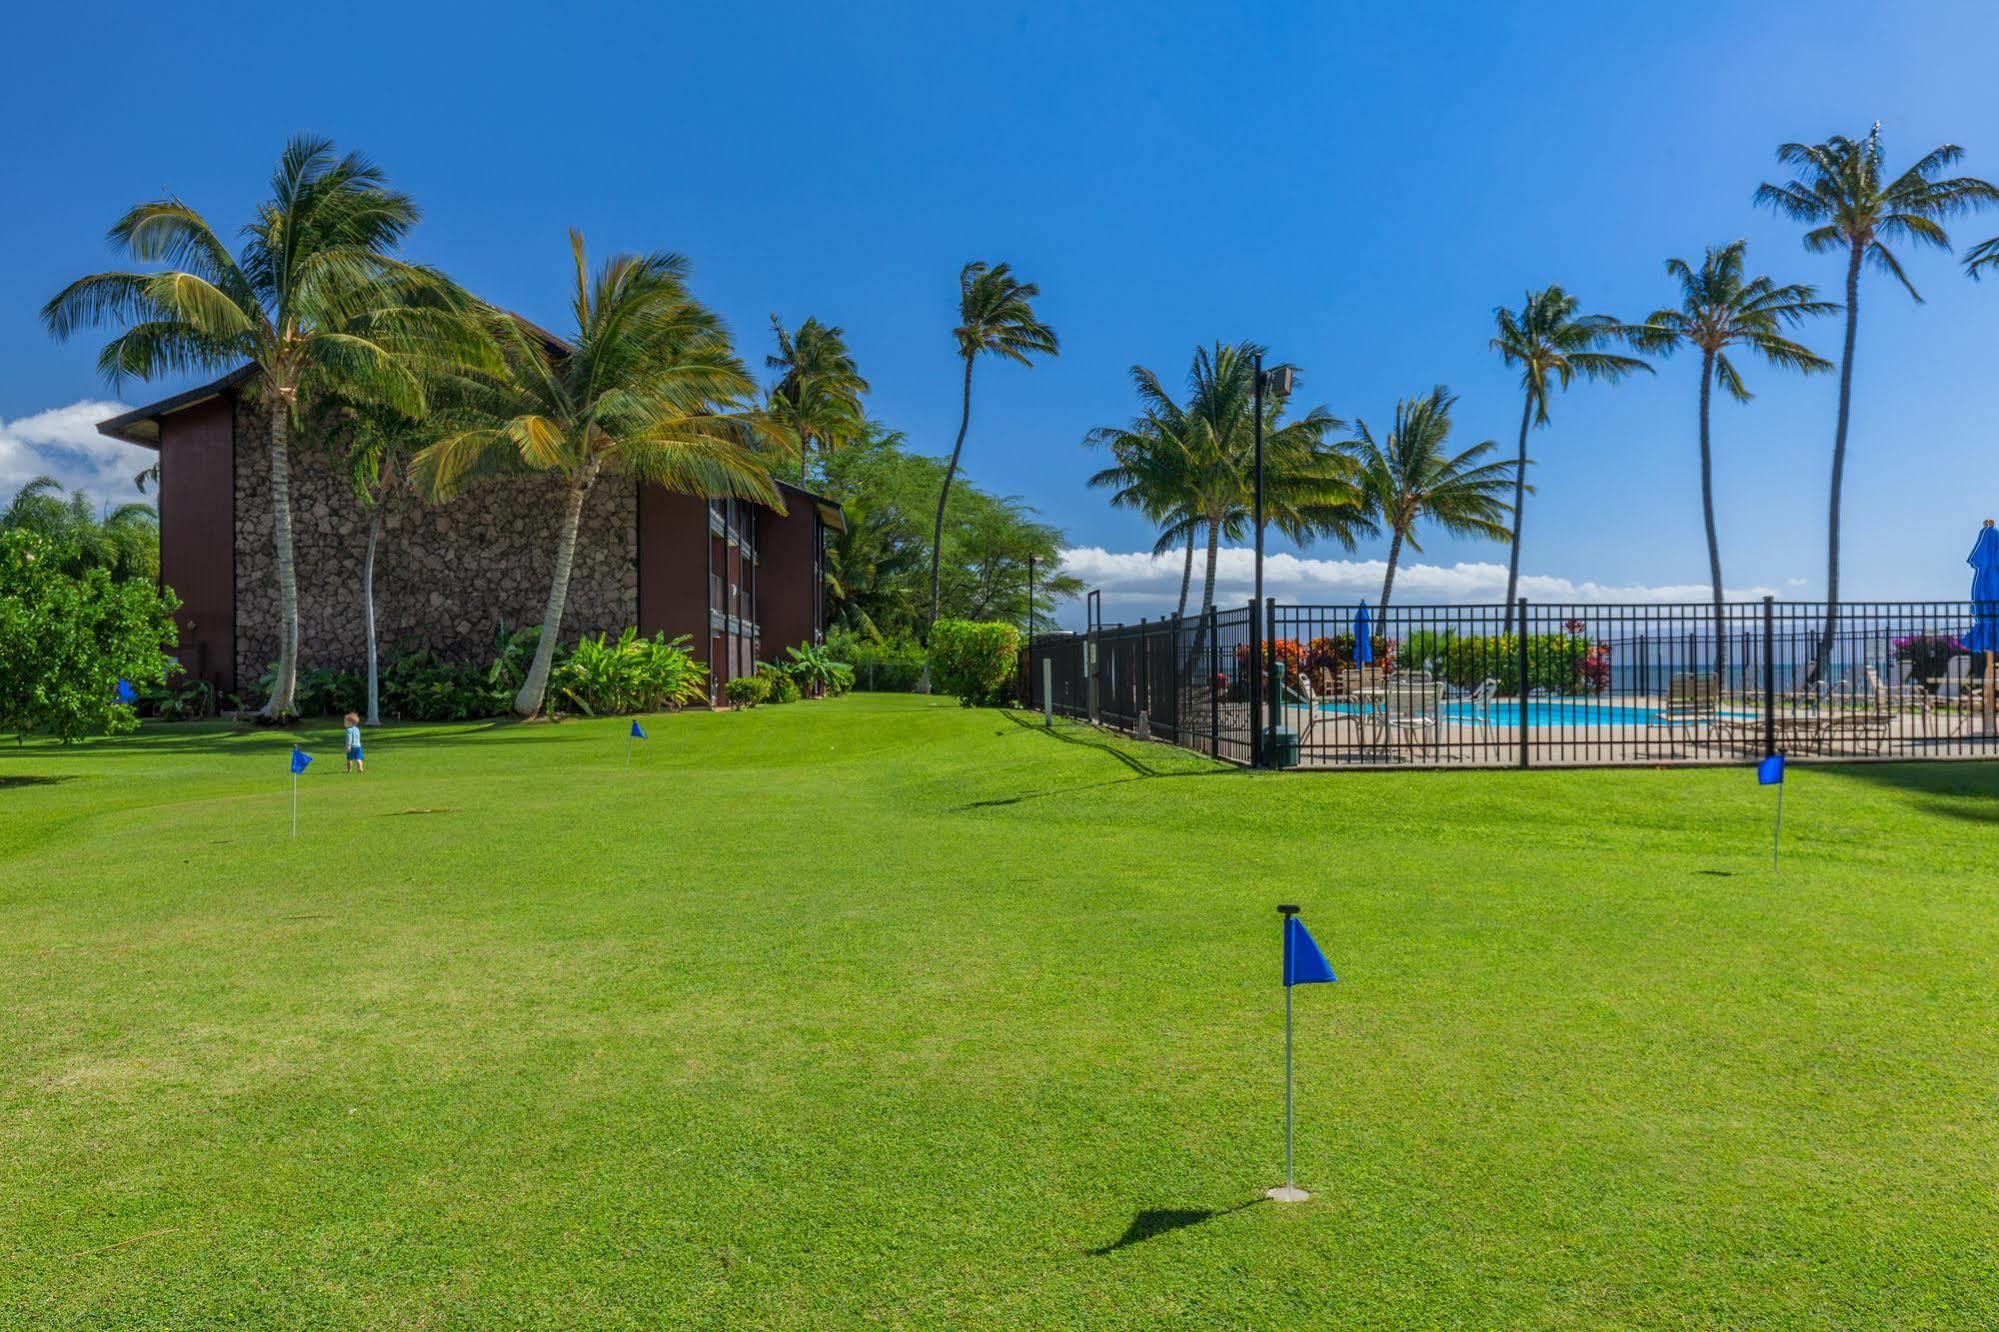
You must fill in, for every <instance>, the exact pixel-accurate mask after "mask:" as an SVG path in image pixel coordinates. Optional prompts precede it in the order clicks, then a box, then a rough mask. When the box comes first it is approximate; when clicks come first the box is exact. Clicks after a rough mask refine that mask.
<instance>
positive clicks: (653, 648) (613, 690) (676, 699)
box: [549, 627, 708, 717]
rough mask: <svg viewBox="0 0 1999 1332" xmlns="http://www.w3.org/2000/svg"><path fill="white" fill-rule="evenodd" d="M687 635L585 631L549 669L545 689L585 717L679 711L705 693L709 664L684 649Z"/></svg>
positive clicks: (628, 630) (702, 697)
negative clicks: (549, 674)
mask: <svg viewBox="0 0 1999 1332" xmlns="http://www.w3.org/2000/svg"><path fill="white" fill-rule="evenodd" d="M691 642H693V639H692V638H691V637H689V636H688V635H686V634H682V635H680V636H679V637H678V638H675V639H672V640H669V639H668V638H667V637H666V635H665V634H663V633H661V634H655V635H654V636H653V637H651V638H642V637H640V636H639V631H638V630H637V629H633V628H629V627H628V628H626V629H625V630H624V632H623V633H621V634H619V635H618V636H617V637H616V638H615V639H614V638H612V637H611V636H610V635H608V634H598V635H596V636H595V637H589V636H587V635H586V636H585V637H583V638H581V639H579V640H577V643H576V646H575V647H573V648H571V649H570V650H569V652H568V653H567V654H566V655H564V656H562V657H560V658H559V660H558V661H557V662H556V664H555V666H554V667H553V668H552V672H551V676H550V682H549V688H550V690H551V691H552V692H553V693H554V694H555V695H556V697H557V698H559V699H561V700H562V701H563V702H565V703H567V704H568V705H569V706H570V707H571V708H573V709H575V710H576V711H577V712H580V713H582V714H583V715H585V716H587V717H601V716H608V715H611V714H615V713H629V712H658V711H662V710H664V711H669V712H678V711H679V710H680V709H681V708H684V707H686V706H687V705H688V704H690V703H699V702H701V701H703V700H704V699H706V698H707V697H708V669H707V667H705V666H703V665H702V664H701V663H700V662H698V661H696V660H694V654H693V653H692V652H690V651H688V645H689V644H690V643H691Z"/></svg>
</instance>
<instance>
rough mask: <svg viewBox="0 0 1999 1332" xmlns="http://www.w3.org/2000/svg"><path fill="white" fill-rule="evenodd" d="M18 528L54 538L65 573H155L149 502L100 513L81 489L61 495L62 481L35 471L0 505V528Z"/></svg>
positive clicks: (155, 533)
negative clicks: (64, 557)
mask: <svg viewBox="0 0 1999 1332" xmlns="http://www.w3.org/2000/svg"><path fill="white" fill-rule="evenodd" d="M6 528H24V529H26V530H28V531H32V532H37V533H39V534H40V535H42V536H45V537H47V538H48V539H49V540H50V541H52V542H54V543H55V545H56V547H57V548H58V549H59V550H62V551H64V552H65V553H66V554H67V556H68V559H67V564H68V566H69V572H71V573H74V574H81V573H83V572H84V571H85V570H88V569H103V570H105V571H106V572H108V573H109V574H110V575H111V576H112V577H113V578H119V579H125V578H143V579H146V580H148V581H150V580H152V579H155V578H158V577H159V574H160V518H159V515H158V514H157V513H155V512H154V510H153V506H152V505H150V504H141V503H138V502H137V501H133V502H130V503H126V504H120V505H119V506H118V507H117V508H115V509H106V510H104V511H103V512H102V513H100V512H99V510H98V509H97V507H96V506H94V505H93V504H91V502H90V496H89V495H87V494H85V493H84V492H83V491H82V490H75V491H72V492H71V493H70V494H68V495H64V494H63V490H62V482H60V481H58V480H56V479H55V478H54V477H52V476H38V477H35V478H34V479H32V480H30V481H28V482H27V483H26V484H24V485H23V486H22V487H21V488H20V489H19V490H17V491H15V492H14V498H13V499H11V500H9V501H8V503H7V507H6V508H5V509H0V529H6Z"/></svg>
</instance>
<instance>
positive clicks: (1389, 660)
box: [1305, 634, 1396, 679]
mask: <svg viewBox="0 0 1999 1332" xmlns="http://www.w3.org/2000/svg"><path fill="white" fill-rule="evenodd" d="M1372 641H1373V645H1374V660H1373V662H1371V663H1370V664H1371V665H1374V666H1379V667H1381V668H1382V669H1383V670H1389V671H1392V670H1394V669H1395V648H1396V643H1395V640H1394V639H1392V638H1383V637H1382V636H1381V635H1379V634H1375V635H1373V636H1372ZM1353 655H1354V636H1353V635H1352V634H1335V635H1334V636H1333V637H1331V638H1315V639H1313V640H1312V642H1311V644H1310V646H1308V647H1307V648H1306V649H1305V666H1306V669H1308V670H1310V671H1313V672H1314V673H1317V672H1320V671H1324V672H1326V673H1327V674H1329V675H1331V676H1333V677H1334V678H1335V679H1337V678H1338V677H1339V674H1340V672H1341V671H1343V670H1345V669H1346V668H1347V667H1349V666H1351V665H1353V664H1354V659H1353Z"/></svg>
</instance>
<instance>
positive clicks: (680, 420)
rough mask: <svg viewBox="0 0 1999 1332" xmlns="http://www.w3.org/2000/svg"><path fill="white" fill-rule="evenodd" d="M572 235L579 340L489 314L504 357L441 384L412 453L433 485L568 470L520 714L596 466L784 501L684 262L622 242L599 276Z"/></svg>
mask: <svg viewBox="0 0 1999 1332" xmlns="http://www.w3.org/2000/svg"><path fill="white" fill-rule="evenodd" d="M569 244H570V250H571V253H572V256H573V258H574V262H575V270H576V290H575V293H574V298H573V304H572V312H573V314H574V317H575V320H576V335H575V341H574V342H573V343H568V344H565V343H563V342H560V341H559V340H557V339H555V338H553V337H552V336H551V335H549V334H547V333H545V332H543V331H542V330H540V329H537V328H534V327H533V326H532V325H529V324H528V323H526V322H525V321H524V320H521V319H517V318H515V317H513V316H510V315H495V316H494V317H493V318H492V319H491V321H490V323H491V327H492V334H493V338H494V341H495V342H496V343H497V345H498V347H499V352H500V364H499V367H498V368H497V369H496V370H495V371H493V372H491V373H479V372H469V371H468V372H466V373H464V374H462V375H461V376H460V377H459V378H458V379H457V381H456V382H455V383H454V384H453V385H452V386H451V387H450V389H449V390H448V391H443V390H441V391H440V397H441V398H442V399H443V401H444V403H445V406H444V407H443V416H444V420H443V421H442V422H441V423H440V424H441V433H440V435H439V437H438V438H437V440H436V441H435V442H433V443H432V444H430V445H429V446H428V447H426V448H425V449H424V450H423V451H422V452H421V453H419V454H417V456H416V459H415V469H414V470H415V475H416V478H417V480H418V482H419V484H420V485H421V486H422V487H423V488H424V489H426V490H427V491H428V492H429V493H430V494H432V495H433V496H435V497H438V498H445V497H448V496H449V495H451V494H452V493H453V492H454V491H455V490H456V489H457V488H459V487H460V486H462V485H463V484H464V483H465V481H466V480H467V479H468V478H470V477H472V476H475V475H477V474H479V473H480V472H482V471H488V470H502V471H507V470H528V471H535V472H542V473H546V474H549V475H552V476H554V477H556V478H558V479H559V480H560V481H561V483H562V491H563V510H562V518H561V524H560V527H559V529H558V532H557V537H556V548H555V573H554V576H553V578H552V579H551V580H550V583H549V589H548V603H547V607H546V609H545V611H544V613H543V615H542V621H541V636H540V638H539V640H538V641H537V643H536V645H535V654H534V660H533V662H532V663H531V664H530V666H529V667H528V671H527V674H526V677H525V678H524V680H523V681H522V683H521V688H520V691H519V693H518V694H516V695H515V697H514V710H515V711H516V712H517V713H519V714H520V715H521V716H523V717H532V716H534V715H535V714H536V713H538V712H540V711H541V706H542V702H543V699H544V696H545V695H546V693H547V689H548V673H549V668H550V666H551V665H552V664H553V661H554V656H555V646H556V641H557V639H558V638H559V636H560V635H561V632H562V610H563V604H564V602H565V600H566V599H567V597H568V594H569V571H570V566H571V564H572V563H573V561H574V559H575V555H576V539H577V530H578V527H579V525H580V522H581V519H582V516H583V502H584V501H585V500H586V499H588V498H589V496H590V490H591V488H592V487H593V486H594V485H595V484H596V482H597V478H598V477H599V476H600V475H601V474H602V473H604V472H605V471H607V470H608V471H613V472H618V473H622V474H623V475H626V476H630V477H634V478H636V479H638V480H639V481H641V482H644V483H647V484H651V485H658V486H663V487H665V488H666V489H667V490H669V491H673V492H675V493H677V494H685V495H703V496H709V497H723V496H728V497H737V498H743V499H752V500H756V501H759V502H761V503H764V504H768V505H771V506H773V507H778V506H779V505H780V501H779V499H778V495H777V489H776V487H775V485H774V484H773V483H772V481H771V478H770V474H769V472H768V471H766V470H765V467H764V465H763V463H762V461H760V460H759V459H758V457H757V456H756V455H755V453H754V452H753V451H752V449H751V447H750V445H751V442H752V435H751V426H752V418H750V417H749V416H747V415H746V414H745V413H743V412H742V411H741V410H740V409H739V404H740V403H741V401H742V400H743V399H745V398H746V397H747V396H748V395H749V394H751V393H753V392H754V391H755V386H754V385H753V384H752V382H751V380H750V377H749V373H748V371H747V370H746V369H745V368H744V366H743V364H742V362H741V361H739V360H737V359H736V356H735V353H734V352H733V351H731V350H730V347H729V338H728V334H727V333H726V331H725V330H724V329H723V327H722V323H721V321H720V320H719V319H717V318H716V317H715V316H714V315H713V314H712V313H711V312H709V310H708V309H707V308H706V307H705V306H703V305H701V304H700V303H699V302H698V301H696V300H695V299H694V298H693V297H692V296H691V295H689V294H688V290H687V282H686V278H687V261H686V260H685V259H683V258H681V257H680V256H679V255H677V254H646V255H633V254H623V255H617V256H614V257H613V258H611V259H609V260H608V261H606V262H605V263H604V264H603V265H601V266H600V267H599V268H598V269H597V272H596V275H595V277H594V278H593V277H592V275H591V273H590V268H589V263H588V260H587V257H586V255H585V253H584V248H583V236H582V233H580V232H577V231H571V232H570V233H569Z"/></svg>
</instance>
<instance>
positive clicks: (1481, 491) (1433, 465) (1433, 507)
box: [1354, 384, 1517, 611]
mask: <svg viewBox="0 0 1999 1332" xmlns="http://www.w3.org/2000/svg"><path fill="white" fill-rule="evenodd" d="M1456 402H1457V395H1455V394H1453V393H1452V392H1451V391H1450V390H1449V389H1447V388H1445V387H1444V386H1443V385H1441V384H1439V385H1438V386H1437V387H1436V388H1434V389H1431V390H1430V393H1429V396H1427V397H1423V398H1416V399H1413V400H1412V399H1407V398H1405V399H1403V400H1402V401H1401V402H1398V403H1396V404H1395V426H1394V428H1393V429H1392V430H1390V431H1389V432H1388V438H1387V440H1386V441H1385V442H1380V443H1377V442H1376V440H1375V438H1374V435H1373V434H1372V433H1371V432H1370V431H1369V430H1368V428H1367V422H1365V421H1356V422H1355V423H1354V443H1355V444H1356V445H1357V446H1358V450H1357V452H1358V460H1359V463H1360V487H1361V493H1362V495H1363V496H1364V497H1365V500H1366V503H1367V506H1368V509H1369V510H1370V511H1371V512H1372V513H1373V515H1374V517H1375V519H1376V520H1377V521H1378V522H1379V523H1380V524H1381V525H1382V526H1383V527H1386V528H1387V529H1388V531H1389V533H1390V539H1389V543H1388V572H1387V573H1386V574H1385V575H1384V576H1383V578H1382V580H1381V609H1382V610H1384V611H1385V610H1387V609H1388V602H1389V598H1390V597H1392V596H1393V595H1394V594H1395V567H1396V565H1397V564H1399V563H1400V562H1401V559H1402V547H1403V546H1404V545H1405V544H1406V545H1407V546H1408V547H1409V549H1411V550H1413V551H1415V552H1416V553H1417V554H1419V555H1420V554H1421V553H1422V551H1423V547H1422V546H1421V545H1419V544H1418V543H1417V541H1416V524H1417V523H1418V522H1419V521H1421V520H1424V519H1427V520H1429V521H1430V522H1432V523H1435V524H1436V525H1437V526H1439V527H1441V528H1443V529H1444V530H1445V531H1446V532H1449V533H1450V534H1451V535H1453V536H1479V537H1490V538H1491V539H1493V540H1494V541H1504V540H1506V539H1507V537H1508V536H1509V535H1510V533H1509V531H1508V529H1507V526H1506V517H1507V506H1506V500H1505V498H1504V496H1505V493H1506V488H1507V485H1508V484H1509V483H1510V482H1511V480H1512V479H1513V476H1514V474H1515V472H1516V470H1517V469H1516V468H1515V467H1514V466H1513V465H1512V464H1510V463H1507V462H1504V461H1500V462H1486V461H1483V459H1484V458H1485V456H1486V455H1487V454H1489V453H1491V452H1493V451H1494V450H1495V449H1497V448H1498V447H1499V445H1498V444H1496V443H1495V442H1493V441H1492V440H1489V439H1487V440H1481V441H1479V442H1478V443H1476V444H1474V445H1472V446H1471V447H1470V448H1468V449H1465V450H1463V451H1461V452H1458V453H1452V452H1450V438H1451V408H1452V406H1453V405H1455V404H1456Z"/></svg>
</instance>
